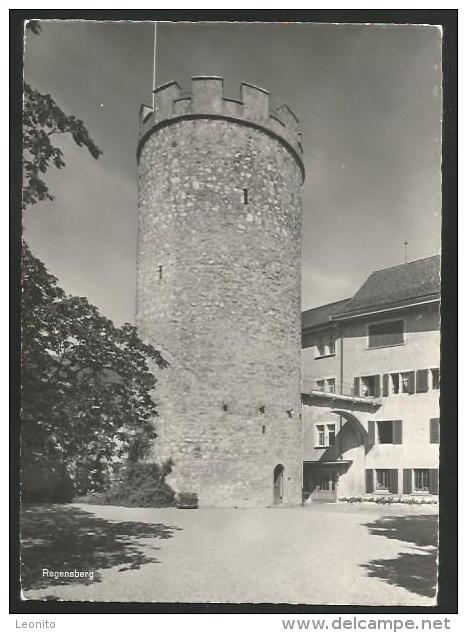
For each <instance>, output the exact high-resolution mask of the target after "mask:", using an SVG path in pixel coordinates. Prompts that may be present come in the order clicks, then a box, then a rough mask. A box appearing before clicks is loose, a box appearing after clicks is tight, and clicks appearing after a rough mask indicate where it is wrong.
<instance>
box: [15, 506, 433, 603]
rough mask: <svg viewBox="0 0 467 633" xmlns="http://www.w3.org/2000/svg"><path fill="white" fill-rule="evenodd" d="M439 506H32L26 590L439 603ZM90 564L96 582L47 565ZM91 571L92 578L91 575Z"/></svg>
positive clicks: (27, 518) (106, 596) (29, 595)
mask: <svg viewBox="0 0 467 633" xmlns="http://www.w3.org/2000/svg"><path fill="white" fill-rule="evenodd" d="M436 512H437V508H436V507H433V506H408V507H406V506H402V505H394V506H385V507H381V506H378V505H376V504H374V505H373V504H355V505H348V504H316V505H313V506H308V507H303V508H301V507H300V508H265V509H254V510H246V509H245V510H242V509H202V510H178V509H176V508H161V509H155V508H122V507H114V506H95V505H86V504H72V505H68V506H58V505H52V506H51V505H48V506H27V507H26V508H25V510H24V513H23V519H22V521H23V522H22V526H23V527H22V536H23V542H24V545H23V550H22V559H23V564H24V568H23V588H24V597H25V598H26V599H44V598H46V599H62V600H98V601H106V600H112V601H145V602H146V601H156V602H236V603H241V602H269V603H279V602H286V603H306V604H360V605H371V604H377V605H432V604H434V602H435V586H436V547H435V546H436V521H437V518H436ZM45 567H46V568H48V569H50V570H57V571H59V570H61V569H77V570H94V572H95V573H94V579H93V581H92V582H89V581H85V580H84V579H76V580H75V579H73V580H71V579H67V580H65V581H64V580H63V579H62V580H60V579H59V580H57V581H55V580H54V579H48V578H43V577H42V568H45ZM86 582H87V584H86Z"/></svg>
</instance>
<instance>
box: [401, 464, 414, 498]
mask: <svg viewBox="0 0 467 633" xmlns="http://www.w3.org/2000/svg"><path fill="white" fill-rule="evenodd" d="M402 490H403V493H404V494H405V495H409V494H411V492H412V469H411V468H404V474H403V487H402Z"/></svg>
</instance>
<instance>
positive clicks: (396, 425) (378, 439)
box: [368, 420, 402, 446]
mask: <svg viewBox="0 0 467 633" xmlns="http://www.w3.org/2000/svg"><path fill="white" fill-rule="evenodd" d="M368 444H369V445H370V446H372V445H373V444H402V420H378V421H375V420H368Z"/></svg>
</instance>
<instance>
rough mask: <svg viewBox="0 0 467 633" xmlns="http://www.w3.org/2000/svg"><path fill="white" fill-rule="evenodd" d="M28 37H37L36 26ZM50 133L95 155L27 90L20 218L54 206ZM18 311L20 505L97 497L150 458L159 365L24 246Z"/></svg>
mask: <svg viewBox="0 0 467 633" xmlns="http://www.w3.org/2000/svg"><path fill="white" fill-rule="evenodd" d="M26 28H27V29H29V30H30V31H31V32H32V33H35V34H38V33H40V31H41V26H40V24H39V22H37V21H36V20H29V21H28V22H27V24H26ZM56 134H69V135H71V137H72V138H73V140H74V141H75V143H76V144H77V145H78V146H80V147H85V148H86V149H87V150H88V151H89V153H90V154H91V156H92V157H93V158H96V159H97V158H99V156H100V155H101V154H102V152H101V150H100V149H99V148H98V146H97V145H96V143H95V142H94V141H93V139H92V138H91V136H90V135H89V132H88V130H87V128H86V127H85V125H84V123H83V121H81V120H80V119H78V118H76V117H75V116H73V115H66V114H65V113H64V112H63V111H62V110H61V109H60V107H59V106H58V105H57V104H56V103H55V101H54V99H53V98H52V97H51V96H50V95H48V94H41V93H40V92H38V91H37V90H34V89H33V88H32V87H31V86H29V85H28V84H25V85H24V109H23V209H24V208H26V207H28V206H31V205H34V204H36V203H38V202H40V201H42V200H47V199H49V200H53V196H52V194H51V193H50V191H49V188H48V186H47V183H46V182H45V180H44V177H45V174H46V172H47V170H48V169H49V168H50V167H51V166H54V167H56V168H58V169H61V168H62V167H64V166H65V162H64V158H63V152H62V150H61V149H60V148H59V147H57V146H55V145H53V143H52V140H51V138H52V137H54V135H56ZM21 308H22V349H21V365H22V385H21V386H22V394H21V395H22V397H21V404H22V410H21V419H22V428H21V452H22V455H21V460H22V466H23V498H24V497H26V498H27V497H28V496H29V498H35V499H37V500H39V499H43V500H45V499H52V500H56V501H60V500H64V499H65V498H69V496H70V495H71V494H73V493H78V494H85V493H88V492H95V491H101V490H103V489H104V488H105V487H106V486H107V485H108V483H109V477H110V474H111V465H112V463H113V461H114V460H115V459H116V458H119V457H125V458H126V461H127V462H129V463H136V462H137V461H138V460H141V459H142V458H144V456H145V455H146V453H147V452H148V449H149V446H150V444H151V442H152V440H153V439H154V438H155V433H154V427H153V424H152V419H153V417H154V416H155V415H157V412H156V405H155V403H154V401H153V399H152V396H151V393H152V391H153V390H154V386H155V377H154V374H153V371H152V370H153V369H154V367H156V366H158V367H164V366H165V365H166V363H165V361H164V360H163V358H162V357H161V355H160V353H159V352H158V351H157V350H156V349H155V348H154V347H152V346H151V345H147V344H145V343H144V342H143V341H142V340H141V339H140V338H139V337H138V335H137V332H136V328H135V327H133V326H131V325H129V324H125V325H123V326H122V327H121V328H118V327H115V326H114V325H113V323H112V321H110V319H107V318H105V317H104V316H102V315H101V314H100V313H99V311H98V309H97V308H96V307H95V306H93V305H91V304H90V303H89V301H88V300H87V299H86V298H84V297H75V296H70V295H67V294H66V293H65V292H64V290H63V289H62V288H60V286H59V285H58V283H57V279H56V278H55V277H54V276H53V275H51V274H50V273H49V272H48V271H47V269H46V267H45V266H44V264H43V263H42V262H41V261H40V260H39V259H37V257H35V256H34V255H33V254H32V253H31V251H30V249H29V246H28V245H27V244H26V242H24V241H23V244H22V305H21ZM28 492H29V493H30V494H29V495H28Z"/></svg>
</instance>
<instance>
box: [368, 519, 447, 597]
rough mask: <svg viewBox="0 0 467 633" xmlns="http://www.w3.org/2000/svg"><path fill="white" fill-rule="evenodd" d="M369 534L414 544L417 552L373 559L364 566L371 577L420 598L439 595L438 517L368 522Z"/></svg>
mask: <svg viewBox="0 0 467 633" xmlns="http://www.w3.org/2000/svg"><path fill="white" fill-rule="evenodd" d="M365 526H366V527H367V528H368V529H369V532H370V534H373V535H378V536H385V537H386V538H390V539H397V540H398V541H406V542H408V543H413V545H414V548H413V549H414V553H413V554H410V553H407V552H403V553H401V554H399V556H398V557H397V558H392V559H386V558H382V559H379V560H372V561H370V562H369V563H366V564H364V565H362V567H365V568H366V569H367V571H368V575H369V576H371V577H374V578H380V579H381V580H384V581H385V582H388V583H389V584H391V585H397V586H398V587H403V588H404V589H408V590H409V591H412V592H413V593H417V594H419V595H420V596H427V597H430V598H433V597H434V596H435V595H436V580H437V565H436V554H437V541H438V517H437V516H436V515H431V514H428V515H416V516H386V517H381V518H380V519H378V520H376V521H374V522H372V523H365Z"/></svg>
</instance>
